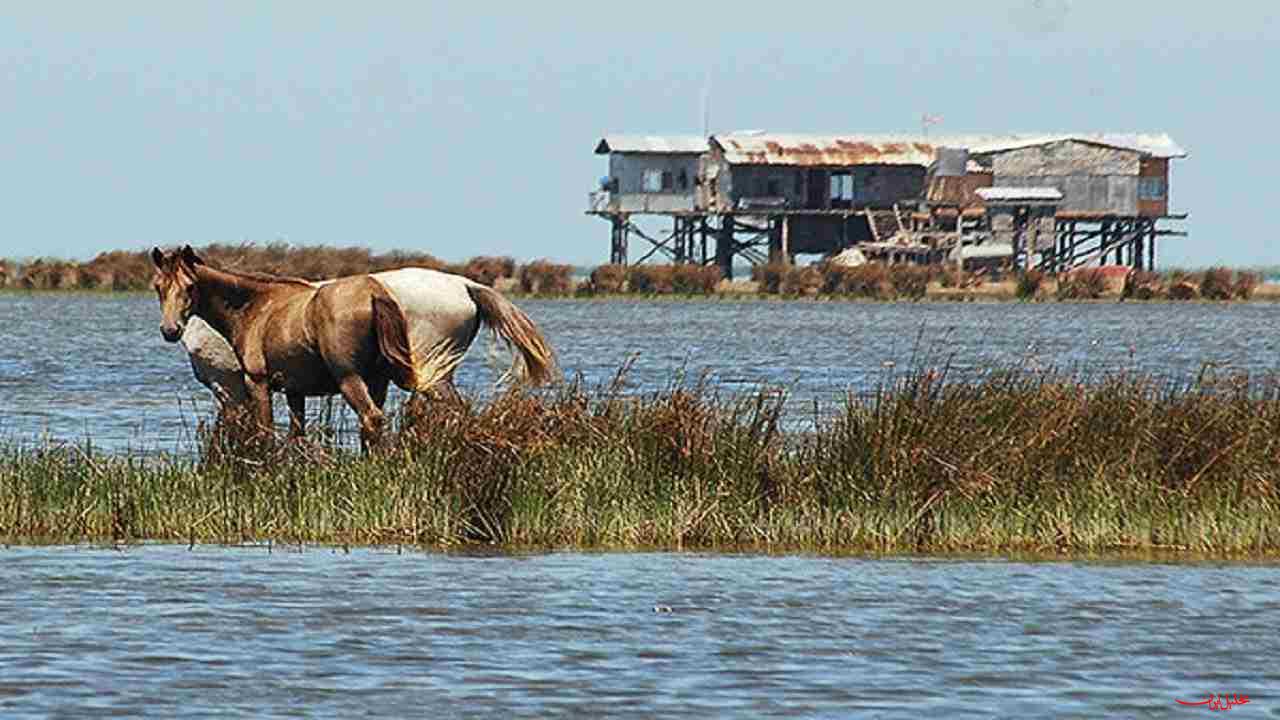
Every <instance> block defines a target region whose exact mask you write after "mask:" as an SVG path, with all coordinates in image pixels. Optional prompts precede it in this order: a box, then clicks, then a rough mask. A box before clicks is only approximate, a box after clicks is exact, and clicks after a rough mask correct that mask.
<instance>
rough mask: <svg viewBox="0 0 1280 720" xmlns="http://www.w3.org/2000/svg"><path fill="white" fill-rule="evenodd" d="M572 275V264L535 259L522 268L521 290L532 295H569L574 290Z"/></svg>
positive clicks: (520, 274) (520, 277) (520, 276)
mask: <svg viewBox="0 0 1280 720" xmlns="http://www.w3.org/2000/svg"><path fill="white" fill-rule="evenodd" d="M572 275H573V266H572V265H558V264H556V263H553V262H551V261H549V260H535V261H534V262H531V263H529V264H528V265H525V266H523V267H521V268H520V273H519V281H520V290H521V292H525V293H529V294H532V295H567V294H569V293H570V292H572V291H573V280H572Z"/></svg>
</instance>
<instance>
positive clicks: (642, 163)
mask: <svg viewBox="0 0 1280 720" xmlns="http://www.w3.org/2000/svg"><path fill="white" fill-rule="evenodd" d="M647 170H655V171H658V172H665V173H670V177H671V188H670V189H664V190H661V191H660V192H662V193H666V194H675V195H690V196H691V195H693V194H694V191H695V188H694V181H695V180H696V179H697V177H698V156H697V155H690V154H674V153H673V154H662V153H610V154H609V177H611V178H615V179H616V180H617V182H618V189H617V191H616V192H618V193H619V194H624V195H626V194H633V193H644V192H649V191H647V190H645V187H644V174H645V171H647ZM682 177H683V179H684V182H683V184H681V178H682Z"/></svg>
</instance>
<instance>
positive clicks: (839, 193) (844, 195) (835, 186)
mask: <svg viewBox="0 0 1280 720" xmlns="http://www.w3.org/2000/svg"><path fill="white" fill-rule="evenodd" d="M831 204H832V205H836V204H841V205H845V206H848V205H852V204H853V174H852V173H847V172H833V173H831Z"/></svg>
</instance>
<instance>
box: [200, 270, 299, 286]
mask: <svg viewBox="0 0 1280 720" xmlns="http://www.w3.org/2000/svg"><path fill="white" fill-rule="evenodd" d="M216 269H217V270H219V271H221V272H224V273H226V274H228V275H230V276H232V277H235V278H240V279H244V280H252V281H254V282H260V283H277V284H288V285H304V286H306V287H309V288H314V287H315V286H316V284H315V283H313V282H311V281H310V280H306V279H304V278H300V277H293V276H291V275H272V274H271V273H264V272H257V271H254V270H233V269H231V268H222V267H220V268H216Z"/></svg>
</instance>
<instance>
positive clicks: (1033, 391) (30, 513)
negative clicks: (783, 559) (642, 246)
mask: <svg viewBox="0 0 1280 720" xmlns="http://www.w3.org/2000/svg"><path fill="white" fill-rule="evenodd" d="M783 400H784V398H783V397H782V395H781V394H779V393H776V392H774V393H770V392H765V393H760V394H756V395H750V396H745V397H736V398H726V397H721V396H720V395H718V394H717V393H716V392H715V390H714V389H712V388H709V387H706V386H704V385H700V384H692V385H689V384H680V385H676V386H673V387H672V388H669V389H668V390H666V391H664V392H660V393H654V394H650V395H646V396H643V397H624V396H621V395H619V394H618V392H617V391H616V388H604V389H600V390H597V391H592V392H587V391H584V390H583V389H582V388H580V387H576V386H569V387H565V388H561V389H559V390H557V391H553V392H551V393H549V394H545V395H535V394H526V393H520V392H512V393H508V394H506V395H502V396H499V397H497V398H495V399H494V400H493V401H492V402H490V403H488V404H486V405H483V406H471V405H448V404H443V403H436V404H433V405H432V406H431V407H430V409H429V410H428V411H427V412H422V411H421V408H420V407H410V408H409V409H408V410H407V411H406V412H405V414H404V416H403V417H402V418H401V419H400V422H399V428H398V430H397V432H396V434H395V437H393V438H391V439H389V441H388V443H387V445H386V447H385V448H384V449H383V450H382V451H381V452H379V453H377V454H375V455H373V456H370V457H361V456H359V455H357V454H355V453H353V452H351V451H347V450H342V449H339V448H334V447H324V446H318V445H316V444H314V443H303V444H293V445H273V446H272V447H269V448H266V449H258V450H253V449H252V448H249V447H248V446H247V445H245V446H242V445H238V444H237V443H235V442H231V443H229V444H223V445H220V446H217V445H215V444H213V441H214V439H212V438H210V439H208V440H207V443H206V451H205V453H204V454H203V455H202V456H201V457H196V458H183V457H176V456H151V457H126V456H112V455H104V454H98V453H93V452H90V451H86V450H81V449H78V448H75V447H30V446H28V447H18V446H10V447H8V448H7V449H3V450H0V538H5V539H7V540H8V541H10V542H57V543H71V542H133V541H141V540H159V541H170V542H174V541H177V542H193V543H203V542H214V543H223V542H228V543H237V542H243V541H265V540H271V541H279V542H318V543H333V544H413V545H423V546H432V547H441V548H447V547H455V546H463V545H472V544H496V545H500V546H503V547H506V548H510V549H544V548H579V549H638V548H667V549H674V548H681V549H717V550H753V551H806V552H822V553H843V552H929V553H935V552H956V553H971V552H1000V553H1036V554H1049V555H1056V554H1068V555H1081V554H1099V553H1103V554H1105V553H1133V552H1137V553H1153V552H1164V553H1173V554H1210V555H1220V556H1253V557H1259V556H1273V555H1277V554H1280V529H1277V528H1276V523H1275V520H1276V519H1277V518H1278V517H1280V514H1278V513H1277V511H1278V510H1280V482H1278V481H1280V394H1278V393H1277V386H1276V383H1275V382H1274V381H1273V380H1272V379H1270V378H1264V379H1252V380H1250V379H1247V378H1232V379H1229V380H1225V381H1219V382H1213V383H1205V384H1197V385H1192V386H1171V385H1168V384H1162V383H1159V382H1156V381H1154V380H1152V379H1150V378H1142V377H1133V376H1123V375H1122V376H1115V377H1111V378H1106V379H1103V380H1101V381H1099V382H1097V383H1092V384H1087V385H1085V384H1080V383H1078V382H1076V381H1074V380H1073V379H1072V378H1067V377H1061V376H1049V375H1030V374H1027V373H1023V372H1007V373H996V374H993V375H991V376H990V377H989V378H988V379H986V380H984V381H981V382H979V383H976V384H956V383H946V382H943V378H942V376H941V375H940V374H939V373H937V372H933V371H924V372H919V373H913V374H911V375H909V376H907V377H903V378H901V379H900V380H899V381H897V382H895V383H893V384H892V385H890V386H887V387H884V388H882V389H881V391H880V392H878V393H876V394H874V395H873V396H872V397H868V398H861V399H859V398H850V399H849V400H848V401H847V402H846V404H845V405H844V407H843V408H841V409H840V410H839V411H838V412H836V413H834V414H833V415H831V416H830V417H829V418H828V419H825V420H821V421H818V422H817V425H816V428H813V429H811V430H807V431H796V430H791V431H784V430H783V428H784V427H790V426H793V425H795V424H802V422H803V421H802V419H800V418H788V417H786V416H785V412H784V409H783V408H784V403H783Z"/></svg>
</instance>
